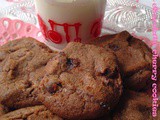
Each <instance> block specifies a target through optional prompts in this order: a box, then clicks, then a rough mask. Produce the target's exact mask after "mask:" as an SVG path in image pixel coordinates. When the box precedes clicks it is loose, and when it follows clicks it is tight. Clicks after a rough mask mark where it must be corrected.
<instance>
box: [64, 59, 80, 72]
mask: <svg viewBox="0 0 160 120" xmlns="http://www.w3.org/2000/svg"><path fill="white" fill-rule="evenodd" d="M66 64H67V69H68V70H71V69H73V68H75V67H78V66H79V64H80V62H79V60H78V59H71V58H69V59H67V63H66Z"/></svg>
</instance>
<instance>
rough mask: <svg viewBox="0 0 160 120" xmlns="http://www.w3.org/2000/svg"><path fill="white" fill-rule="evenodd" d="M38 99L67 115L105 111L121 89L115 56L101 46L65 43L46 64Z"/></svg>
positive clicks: (83, 115) (86, 116)
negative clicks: (61, 49) (62, 48)
mask: <svg viewBox="0 0 160 120" xmlns="http://www.w3.org/2000/svg"><path fill="white" fill-rule="evenodd" d="M45 69H46V75H45V76H44V78H43V79H42V81H41V83H40V94H39V97H38V98H39V100H40V101H41V102H42V103H43V104H44V105H45V106H46V107H47V108H48V109H49V110H51V111H52V112H53V113H55V114H57V115H58V116H61V117H63V118H67V119H93V118H97V117H100V116H102V115H104V114H107V113H108V112H109V111H110V110H111V109H113V107H114V106H115V105H116V104H117V102H118V100H119V97H120V95H121V93H122V83H121V77H120V74H119V71H118V66H117V63H116V57H115V56H114V54H113V53H112V52H110V51H105V49H103V48H101V47H96V46H93V45H84V44H81V43H69V44H68V45H67V47H66V48H65V49H64V50H63V51H62V52H60V53H59V54H58V55H57V56H56V57H53V59H52V60H51V61H49V62H48V64H47V65H46V68H45Z"/></svg>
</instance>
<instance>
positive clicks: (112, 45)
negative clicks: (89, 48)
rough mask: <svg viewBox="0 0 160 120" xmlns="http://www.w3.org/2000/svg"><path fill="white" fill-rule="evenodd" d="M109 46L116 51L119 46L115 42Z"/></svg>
mask: <svg viewBox="0 0 160 120" xmlns="http://www.w3.org/2000/svg"><path fill="white" fill-rule="evenodd" d="M109 48H110V49H112V50H113V51H118V50H119V49H120V48H119V46H118V45H115V44H109Z"/></svg>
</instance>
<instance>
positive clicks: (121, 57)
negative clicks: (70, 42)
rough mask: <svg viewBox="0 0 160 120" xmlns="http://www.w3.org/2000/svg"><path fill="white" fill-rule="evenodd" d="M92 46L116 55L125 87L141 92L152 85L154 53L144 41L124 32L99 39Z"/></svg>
mask: <svg viewBox="0 0 160 120" xmlns="http://www.w3.org/2000/svg"><path fill="white" fill-rule="evenodd" d="M91 44H95V45H98V46H101V47H104V48H105V49H106V50H108V49H110V50H112V51H113V52H114V53H115V54H116V56H117V59H118V62H119V66H120V71H121V74H122V78H123V79H124V83H125V87H127V88H130V89H133V90H141V89H144V88H145V87H147V85H149V84H150V81H151V80H150V78H151V73H152V71H151V69H152V66H151V63H152V51H151V49H150V48H149V47H148V46H147V45H146V44H145V43H144V42H143V41H142V40H139V39H136V38H134V37H132V36H131V35H130V34H129V33H128V32H126V31H124V32H121V33H119V34H115V35H107V36H104V37H101V38H97V39H96V40H93V41H92V42H91Z"/></svg>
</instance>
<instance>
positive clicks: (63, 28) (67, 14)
mask: <svg viewBox="0 0 160 120" xmlns="http://www.w3.org/2000/svg"><path fill="white" fill-rule="evenodd" d="M35 4H36V10H37V15H38V20H39V24H40V27H41V30H42V33H43V35H44V36H45V38H46V43H47V44H48V45H49V46H51V47H52V48H56V49H58V50H61V49H63V48H64V47H65V46H66V45H67V43H69V42H71V41H75V42H82V43H86V42H88V40H90V39H91V38H95V37H98V36H99V35H100V33H101V28H102V21H103V17H104V12H105V6H106V0H35Z"/></svg>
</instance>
